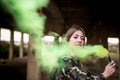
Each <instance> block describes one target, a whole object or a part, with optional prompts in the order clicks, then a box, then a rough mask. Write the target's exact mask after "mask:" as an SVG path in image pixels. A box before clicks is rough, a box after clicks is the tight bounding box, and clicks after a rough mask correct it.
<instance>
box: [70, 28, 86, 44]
mask: <svg viewBox="0 0 120 80" xmlns="http://www.w3.org/2000/svg"><path fill="white" fill-rule="evenodd" d="M69 42H70V43H71V44H73V45H75V46H83V45H84V44H85V36H84V35H83V32H82V31H80V30H77V31H75V32H74V33H73V35H72V36H71V37H70V39H69Z"/></svg>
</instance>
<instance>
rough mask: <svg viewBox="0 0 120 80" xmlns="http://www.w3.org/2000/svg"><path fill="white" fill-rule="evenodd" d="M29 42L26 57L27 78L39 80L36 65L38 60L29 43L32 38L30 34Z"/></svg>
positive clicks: (37, 66)
mask: <svg viewBox="0 0 120 80" xmlns="http://www.w3.org/2000/svg"><path fill="white" fill-rule="evenodd" d="M29 40H30V42H29V46H28V59H27V80H41V79H40V78H41V76H40V72H39V71H40V70H39V69H40V68H39V65H38V61H37V58H36V55H35V54H34V53H32V49H31V43H32V41H31V40H32V38H31V36H30V39H29Z"/></svg>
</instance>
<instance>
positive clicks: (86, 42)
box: [85, 37, 87, 45]
mask: <svg viewBox="0 0 120 80" xmlns="http://www.w3.org/2000/svg"><path fill="white" fill-rule="evenodd" d="M86 44H87V37H85V45H86Z"/></svg>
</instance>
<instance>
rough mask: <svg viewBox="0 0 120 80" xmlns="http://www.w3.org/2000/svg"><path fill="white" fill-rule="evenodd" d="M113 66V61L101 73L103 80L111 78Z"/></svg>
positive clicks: (113, 70)
mask: <svg viewBox="0 0 120 80" xmlns="http://www.w3.org/2000/svg"><path fill="white" fill-rule="evenodd" d="M115 65H116V63H115V62H114V61H113V60H112V61H111V62H109V63H108V64H107V65H106V67H105V70H104V72H103V73H102V75H103V76H104V78H107V77H109V76H111V75H112V74H113V73H114V72H115Z"/></svg>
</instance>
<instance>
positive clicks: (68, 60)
mask: <svg viewBox="0 0 120 80" xmlns="http://www.w3.org/2000/svg"><path fill="white" fill-rule="evenodd" d="M59 62H60V63H61V62H62V65H60V67H59V68H57V69H56V70H55V71H54V75H53V76H52V79H51V80H105V79H104V77H103V76H102V75H101V74H94V75H92V74H90V72H88V70H87V69H86V67H85V66H83V65H81V63H80V61H79V60H78V59H76V58H75V57H71V56H66V57H64V58H63V59H62V60H60V61H59ZM83 68H84V69H83Z"/></svg>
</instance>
